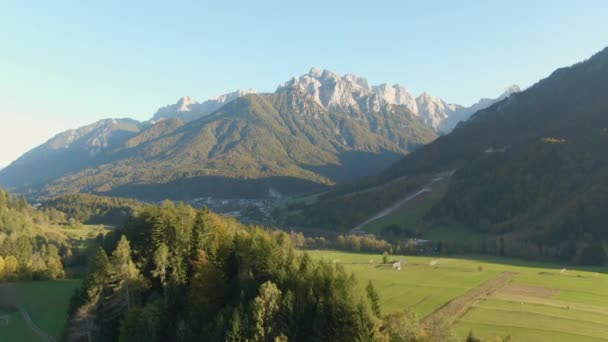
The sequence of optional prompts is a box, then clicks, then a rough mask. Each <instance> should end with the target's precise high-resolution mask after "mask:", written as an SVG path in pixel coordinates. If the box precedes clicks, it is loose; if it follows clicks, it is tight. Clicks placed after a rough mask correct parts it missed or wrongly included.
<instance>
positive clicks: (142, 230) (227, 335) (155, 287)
mask: <svg viewBox="0 0 608 342" xmlns="http://www.w3.org/2000/svg"><path fill="white" fill-rule="evenodd" d="M103 242H104V243H103V244H104V247H105V248H102V247H100V248H99V249H98V251H97V253H96V255H95V256H94V257H93V258H92V260H91V263H90V266H91V268H90V271H89V273H88V275H87V277H86V278H85V280H84V283H83V286H82V288H81V289H80V290H79V291H78V292H77V293H76V294H75V295H74V297H73V300H72V304H71V317H72V318H71V327H70V332H69V336H68V339H69V340H74V341H77V340H88V339H90V340H97V341H116V340H119V341H146V342H153V341H288V340H289V341H432V340H436V339H435V338H434V335H433V334H441V336H452V335H451V332H450V331H449V326H447V325H445V324H443V325H441V326H440V327H439V328H436V329H429V330H428V331H429V333H427V332H425V330H423V329H421V328H420V325H419V323H418V320H417V318H416V317H415V316H414V315H412V314H411V313H405V312H403V313H396V314H392V315H388V316H383V315H382V313H381V312H380V306H379V295H378V293H377V292H376V290H375V289H374V287H373V285H372V284H371V283H370V284H368V285H367V287H366V288H365V290H363V289H362V288H361V287H358V286H357V283H356V280H355V278H354V276H353V275H349V274H347V273H346V272H345V271H344V269H343V268H342V267H341V266H339V265H333V264H326V263H319V262H315V261H313V260H311V258H310V257H309V256H308V255H307V254H305V253H299V252H296V250H295V249H294V247H293V244H294V243H293V242H292V241H291V239H290V237H289V235H288V234H287V233H284V232H278V231H268V230H264V229H262V228H260V227H253V226H251V227H246V226H243V225H242V224H240V223H238V222H237V221H236V220H234V219H229V218H222V217H220V216H218V215H215V214H213V213H211V212H209V211H207V210H206V209H201V210H195V209H193V208H191V207H189V206H186V205H173V204H172V203H170V202H166V203H164V204H163V205H162V206H159V207H148V208H145V209H144V210H143V211H142V212H140V213H139V214H138V215H137V216H134V217H133V218H132V219H131V220H129V222H128V223H127V224H126V226H125V228H124V229H123V230H117V231H116V233H115V234H113V235H109V236H108V237H107V238H106V240H105V241H103Z"/></svg>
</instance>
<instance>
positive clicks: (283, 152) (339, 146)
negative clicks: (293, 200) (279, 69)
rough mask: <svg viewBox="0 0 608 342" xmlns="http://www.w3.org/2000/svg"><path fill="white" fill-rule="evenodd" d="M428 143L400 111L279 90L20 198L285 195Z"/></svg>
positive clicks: (141, 136) (169, 123)
mask: <svg viewBox="0 0 608 342" xmlns="http://www.w3.org/2000/svg"><path fill="white" fill-rule="evenodd" d="M435 137H436V134H435V132H434V131H433V130H432V129H430V128H429V127H427V126H426V125H424V123H423V122H422V121H421V120H420V119H419V118H418V117H417V116H415V115H413V114H412V113H410V112H408V111H407V109H406V108H405V107H404V106H392V105H391V106H387V107H383V108H381V109H379V110H378V111H370V112H361V111H356V110H352V109H349V110H348V111H347V110H345V109H344V110H341V109H339V108H333V109H331V110H328V109H325V108H323V107H322V106H319V105H318V104H317V103H316V102H315V101H314V100H313V99H312V98H311V97H310V96H309V95H308V94H306V93H304V92H301V91H299V90H298V89H285V90H282V91H278V92H277V93H274V94H266V95H255V94H252V95H247V96H244V97H241V98H238V99H236V100H234V101H232V102H229V103H228V104H226V105H225V106H224V107H222V108H221V109H220V110H219V111H217V112H215V113H213V114H210V115H207V116H204V117H202V118H201V119H198V120H194V121H190V122H184V121H182V120H180V119H170V120H164V121H161V122H159V123H157V124H154V125H150V126H148V127H147V128H144V129H143V130H142V131H141V132H139V133H138V134H131V135H129V136H128V139H123V141H122V142H121V143H118V144H111V145H110V144H108V146H109V148H107V149H105V150H103V151H101V152H100V153H98V154H95V155H94V156H92V157H87V158H88V159H86V161H87V162H88V165H86V167H82V168H81V169H80V170H76V171H75V172H68V174H67V175H63V176H59V177H57V178H56V179H54V180H53V181H49V182H43V183H41V184H40V185H39V186H36V185H32V186H24V187H23V188H21V189H20V190H22V191H28V192H29V193H32V194H33V195H36V196H49V195H56V194H65V193H73V192H93V193H99V194H111V195H120V196H127V197H138V198H144V199H163V198H175V199H187V198H194V197H202V196H217V197H260V196H265V195H267V194H268V189H269V188H270V187H272V188H274V189H277V190H278V191H279V192H281V193H284V194H292V193H299V192H307V191H312V190H315V189H320V188H322V187H323V186H326V185H330V184H334V183H335V182H339V181H344V180H349V179H353V178H356V177H361V176H364V175H367V174H369V173H371V172H374V171H377V170H379V168H381V167H383V166H386V165H388V164H389V163H391V162H392V161H395V160H396V159H398V158H399V157H400V156H402V155H403V154H405V153H408V152H409V151H410V150H413V149H415V148H417V147H419V146H421V145H424V144H426V143H428V142H430V141H432V140H433V139H435ZM70 148H75V147H70ZM47 166H48V165H47ZM12 169H13V171H14V170H15V167H12ZM10 172H12V171H11V167H9V168H8V169H7V170H4V171H2V173H0V179H5V180H6V179H9V178H10V179H12V178H11V176H10ZM53 174H57V173H53Z"/></svg>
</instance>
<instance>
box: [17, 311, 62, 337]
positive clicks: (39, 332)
mask: <svg viewBox="0 0 608 342" xmlns="http://www.w3.org/2000/svg"><path fill="white" fill-rule="evenodd" d="M19 313H21V317H23V320H24V321H25V324H27V326H28V327H29V328H30V329H31V330H32V331H33V332H35V333H36V334H37V335H38V336H40V338H42V340H43V341H47V342H55V341H56V340H55V338H54V337H53V336H51V335H49V334H47V333H46V332H44V330H42V329H40V328H39V327H38V326H37V325H36V324H35V323H34V322H33V321H32V318H31V317H30V315H29V314H28V313H27V311H25V309H23V308H19Z"/></svg>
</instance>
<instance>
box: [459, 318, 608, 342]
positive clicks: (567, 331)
mask: <svg viewBox="0 0 608 342" xmlns="http://www.w3.org/2000/svg"><path fill="white" fill-rule="evenodd" d="M462 322H465V323H470V324H474V325H483V326H486V327H493V328H499V329H508V328H515V329H522V330H529V331H537V332H540V333H554V334H560V335H571V336H581V337H586V338H592V339H596V340H602V341H604V340H606V341H608V338H607V337H605V335H603V334H602V335H600V336H597V335H595V334H586V333H583V332H577V331H572V330H571V329H567V328H565V329H559V330H555V329H549V328H543V327H541V326H534V327H531V326H526V325H520V324H509V323H504V324H503V323H500V324H496V323H485V322H478V321H472V320H462Z"/></svg>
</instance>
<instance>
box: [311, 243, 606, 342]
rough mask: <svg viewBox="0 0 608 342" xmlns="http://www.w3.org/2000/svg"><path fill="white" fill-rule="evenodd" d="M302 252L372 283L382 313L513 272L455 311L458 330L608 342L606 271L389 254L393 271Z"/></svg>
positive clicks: (363, 257) (373, 261)
mask: <svg viewBox="0 0 608 342" xmlns="http://www.w3.org/2000/svg"><path fill="white" fill-rule="evenodd" d="M308 253H309V254H310V255H311V256H312V257H313V258H314V259H317V260H320V259H322V260H324V261H326V262H332V263H339V264H341V265H343V266H344V267H345V268H346V270H347V271H349V272H352V273H354V275H355V278H357V280H358V281H359V284H361V286H365V285H366V284H367V283H368V282H369V281H372V282H373V284H374V286H375V287H376V289H377V290H378V292H379V294H380V301H381V305H382V309H383V311H384V312H385V313H388V312H391V311H396V310H401V309H405V308H410V309H411V310H413V311H415V312H416V313H417V314H418V315H419V316H420V318H424V317H427V316H428V315H430V314H432V313H433V312H434V311H435V310H438V309H439V308H441V307H442V306H443V305H444V304H446V303H447V302H449V301H450V300H452V299H454V298H457V297H459V296H462V295H463V294H465V293H466V292H467V291H469V290H473V289H474V288H476V287H478V286H480V285H481V284H483V283H484V282H486V281H488V280H490V279H492V278H494V277H496V276H498V275H499V274H501V273H502V272H514V273H515V274H514V275H513V277H512V278H511V281H510V282H509V283H508V284H506V285H505V286H503V287H501V288H499V289H498V290H496V291H495V292H493V293H489V294H484V295H483V296H482V297H480V298H477V299H476V300H475V301H474V302H473V303H471V305H470V307H468V308H466V310H465V311H464V313H463V314H462V315H459V316H458V317H454V319H455V322H454V327H455V330H456V331H457V333H458V334H459V335H460V336H462V337H463V338H464V337H466V335H467V334H468V332H469V331H470V330H473V331H474V333H475V335H476V336H478V337H481V338H495V337H505V336H511V338H512V339H513V340H516V341H608V272H607V270H606V269H597V268H576V269H564V268H563V267H562V266H559V265H551V264H544V263H532V262H524V261H521V260H510V259H505V258H488V257H470V258H440V257H438V258H432V257H412V256H391V258H390V259H391V260H393V259H394V260H405V261H406V263H405V266H404V267H402V269H401V270H400V271H398V270H396V269H394V268H393V267H392V264H390V263H389V264H387V265H386V264H381V262H382V256H381V255H378V254H356V253H346V252H336V251H308Z"/></svg>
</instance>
